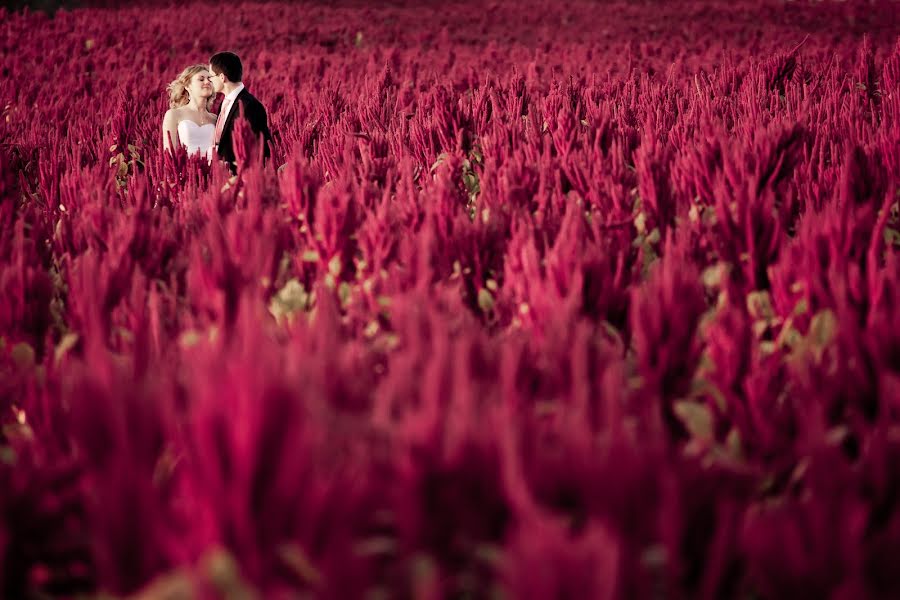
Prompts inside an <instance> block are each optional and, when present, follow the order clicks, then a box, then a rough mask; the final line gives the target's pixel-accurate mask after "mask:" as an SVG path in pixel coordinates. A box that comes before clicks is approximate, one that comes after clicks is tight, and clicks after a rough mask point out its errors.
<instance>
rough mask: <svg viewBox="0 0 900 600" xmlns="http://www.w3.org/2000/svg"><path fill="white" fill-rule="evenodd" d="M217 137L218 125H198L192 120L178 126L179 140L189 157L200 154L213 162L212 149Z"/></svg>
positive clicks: (186, 120) (185, 120) (184, 121)
mask: <svg viewBox="0 0 900 600" xmlns="http://www.w3.org/2000/svg"><path fill="white" fill-rule="evenodd" d="M215 135H216V124H215V123H206V124H205V125H197V124H196V123H194V122H193V121H191V120H190V119H184V120H183V121H181V122H180V123H179V124H178V139H179V140H180V141H181V145H182V146H184V147H185V148H186V149H187V153H188V154H189V155H193V154H197V153H198V152H199V153H200V155H201V156H204V157H206V160H207V161H212V149H213V143H214V141H215Z"/></svg>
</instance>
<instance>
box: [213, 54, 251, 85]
mask: <svg viewBox="0 0 900 600" xmlns="http://www.w3.org/2000/svg"><path fill="white" fill-rule="evenodd" d="M209 66H211V67H212V69H213V71H214V72H215V73H216V75H218V74H219V73H224V74H225V77H227V78H228V81H231V82H233V83H240V81H241V79H242V78H243V77H244V66H243V65H242V64H241V59H240V57H239V56H238V55H237V54H235V53H234V52H217V53H215V54H213V55H212V58H210V59H209Z"/></svg>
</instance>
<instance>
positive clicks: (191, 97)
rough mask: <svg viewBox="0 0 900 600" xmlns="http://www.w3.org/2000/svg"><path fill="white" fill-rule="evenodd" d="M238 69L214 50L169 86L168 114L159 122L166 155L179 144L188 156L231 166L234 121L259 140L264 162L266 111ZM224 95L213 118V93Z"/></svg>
mask: <svg viewBox="0 0 900 600" xmlns="http://www.w3.org/2000/svg"><path fill="white" fill-rule="evenodd" d="M243 76H244V67H243V65H242V64H241V59H240V58H239V57H238V55H237V54H234V53H232V52H219V53H217V54H214V55H213V56H212V58H210V59H209V65H192V66H190V67H188V68H186V69H185V70H184V71H182V73H181V75H179V76H178V78H177V79H176V80H175V81H173V82H172V83H170V84H169V86H168V91H169V106H170V107H171V108H169V110H168V111H167V112H166V115H165V117H164V118H163V126H162V136H163V148H165V149H166V150H169V151H171V150H172V149H173V148H174V147H177V146H178V145H179V144H180V145H182V146H184V148H185V149H186V150H187V152H188V154H197V153H199V154H200V155H202V156H204V157H206V159H207V160H208V161H212V158H213V155H214V153H215V155H216V156H218V157H219V158H220V159H222V160H225V161H227V162H228V164H229V166H230V167H231V169H232V170H234V168H235V165H234V163H235V153H234V145H233V135H234V129H235V122H236V121H237V119H239V118H243V119H245V120H246V121H247V124H248V125H249V126H250V129H251V131H253V133H254V135H255V136H256V137H257V139H258V138H259V137H262V144H263V156H264V158H266V159H268V158H269V154H270V150H269V145H270V144H271V142H272V134H271V132H270V131H269V123H268V117H267V115H266V109H265V107H263V105H262V103H260V101H259V100H257V99H256V98H254V97H253V95H252V94H251V93H250V92H249V90H247V88H246V87H244V84H243V83H242V82H241V80H242V79H243ZM220 93H221V94H224V95H225V99H224V100H223V101H222V107H221V108H220V109H219V114H218V115H215V114H213V113H212V112H210V110H209V109H210V107H211V105H212V100H213V98H215V96H216V94H220Z"/></svg>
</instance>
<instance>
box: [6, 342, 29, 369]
mask: <svg viewBox="0 0 900 600" xmlns="http://www.w3.org/2000/svg"><path fill="white" fill-rule="evenodd" d="M10 356H12V359H13V361H14V362H15V363H16V366H17V367H19V368H20V369H30V368H31V367H33V366H34V356H35V355H34V348H32V347H31V346H29V345H28V344H27V343H25V342H19V343H18V344H16V345H15V346H13V347H12V351H11V352H10Z"/></svg>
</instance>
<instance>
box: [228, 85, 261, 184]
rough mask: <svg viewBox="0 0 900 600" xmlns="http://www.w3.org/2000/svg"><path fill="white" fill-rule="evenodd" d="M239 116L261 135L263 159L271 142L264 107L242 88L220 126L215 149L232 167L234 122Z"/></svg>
mask: <svg viewBox="0 0 900 600" xmlns="http://www.w3.org/2000/svg"><path fill="white" fill-rule="evenodd" d="M240 116H243V118H244V119H246V120H247V123H248V124H249V125H250V129H251V130H252V131H253V133H255V134H256V135H257V136H261V137H262V143H263V144H264V150H263V156H264V158H265V159H268V158H269V156H270V151H269V145H270V144H271V143H272V133H271V132H270V131H269V119H268V116H267V115H266V109H265V107H264V106H263V105H262V103H261V102H260V101H259V100H257V99H256V98H255V97H253V94H251V93H250V92H249V91H247V88H244V89H242V90H241V91H240V93H239V94H238V95H237V99H236V101H235V103H234V106H232V107H231V110H230V111H229V113H228V117H227V118H226V120H225V125H223V126H222V137H221V138H220V139H219V146H218V149H217V152H218V155H219V158H221V159H222V160H226V161H228V163H229V164H230V165H231V167H232V169H234V167H235V165H234V161H235V156H234V144H233V135H234V124H235V122H236V121H237V119H238V118H239V117H240Z"/></svg>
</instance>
